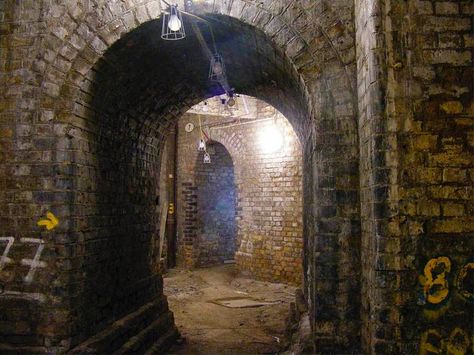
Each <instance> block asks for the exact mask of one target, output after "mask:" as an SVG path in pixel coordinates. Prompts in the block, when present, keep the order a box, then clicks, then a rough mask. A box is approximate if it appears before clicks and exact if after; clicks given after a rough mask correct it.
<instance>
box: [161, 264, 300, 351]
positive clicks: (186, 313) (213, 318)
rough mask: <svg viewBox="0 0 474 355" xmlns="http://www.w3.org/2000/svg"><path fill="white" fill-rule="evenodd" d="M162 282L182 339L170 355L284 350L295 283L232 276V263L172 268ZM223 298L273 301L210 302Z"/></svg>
mask: <svg viewBox="0 0 474 355" xmlns="http://www.w3.org/2000/svg"><path fill="white" fill-rule="evenodd" d="M164 284H165V294H166V295H167V296H168V302H169V306H170V308H171V310H172V311H173V312H174V315H175V319H176V324H177V326H178V329H179V331H180V332H181V335H182V336H183V337H184V338H185V341H184V342H183V344H182V345H179V346H178V345H177V346H175V347H174V348H173V349H171V351H170V353H171V354H176V355H178V354H186V355H191V354H193V355H194V354H203V355H204V354H206V355H212V354H219V355H221V354H229V355H230V354H232V355H236V354H269V353H277V352H280V351H282V350H283V348H284V345H285V343H286V340H285V330H286V323H287V317H288V314H289V303H290V302H292V301H294V291H295V289H294V287H291V286H287V285H283V284H273V283H269V282H260V281H255V280H251V279H246V278H241V277H237V272H236V268H235V266H234V265H223V266H216V267H212V268H204V269H197V270H193V271H188V270H171V271H170V272H169V273H168V274H166V275H165V278H164ZM227 297H253V298H257V299H259V300H264V301H267V302H272V304H267V305H264V306H261V307H256V308H227V307H224V306H222V305H218V304H215V303H212V301H213V300H215V299H219V298H227ZM273 302H275V303H273Z"/></svg>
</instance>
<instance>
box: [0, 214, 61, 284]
mask: <svg viewBox="0 0 474 355" xmlns="http://www.w3.org/2000/svg"><path fill="white" fill-rule="evenodd" d="M46 217H47V218H46V219H41V220H40V221H38V223H37V224H38V226H40V227H44V228H46V230H48V231H50V230H53V229H54V228H56V227H57V226H58V224H59V220H58V219H57V218H56V216H55V215H54V214H53V213H51V212H48V213H47V214H46ZM15 242H19V243H17V244H16V245H18V244H20V245H22V246H24V245H27V246H31V247H32V249H34V248H35V247H36V250H34V256H33V257H32V258H22V259H21V260H20V264H21V265H25V266H28V268H29V269H28V272H27V274H26V275H25V276H24V277H23V281H24V282H25V283H27V284H30V283H32V282H33V280H34V277H35V274H36V272H37V270H38V269H42V268H46V266H47V264H46V262H44V261H42V260H40V259H41V255H42V253H43V250H44V248H45V242H44V240H43V239H40V238H17V239H15V237H11V236H10V237H0V245H2V244H4V245H5V248H4V249H3V252H2V254H1V257H0V271H2V270H3V269H4V268H5V267H6V266H7V264H13V263H14V260H13V258H11V257H9V254H10V253H11V251H12V250H14V245H15Z"/></svg>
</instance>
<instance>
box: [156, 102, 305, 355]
mask: <svg viewBox="0 0 474 355" xmlns="http://www.w3.org/2000/svg"><path fill="white" fill-rule="evenodd" d="M175 131H176V132H177V135H172V136H170V138H169V139H175V140H176V142H177V145H176V155H175V159H176V163H175V164H176V167H175V170H176V184H177V186H176V188H175V190H176V192H177V193H176V202H175V203H176V214H177V216H176V224H177V225H176V230H177V234H176V235H167V236H166V237H167V238H168V239H169V238H171V239H173V240H174V241H173V242H172V243H170V241H168V242H167V244H168V245H169V244H175V245H176V246H177V249H176V250H177V256H176V259H177V266H178V268H177V269H174V270H169V272H168V273H167V274H165V275H164V285H165V287H164V292H165V294H166V295H167V297H168V302H169V303H170V309H171V310H172V311H173V312H174V313H175V318H176V324H177V326H178V328H179V330H180V331H181V333H182V335H183V336H185V337H186V338H188V342H189V345H185V346H184V347H183V348H179V349H178V350H177V351H197V352H199V351H211V352H212V351H216V350H218V349H223V348H225V349H229V351H230V350H231V349H233V353H239V351H240V352H242V351H245V352H248V351H250V350H251V351H254V352H262V351H263V352H265V351H270V352H275V351H278V350H281V349H282V348H281V346H282V345H283V344H284V341H285V332H286V324H287V318H288V317H289V311H290V306H289V304H290V303H291V302H292V301H294V298H295V292H296V288H297V287H299V286H301V284H302V281H303V280H302V278H303V261H302V260H303V226H302V150H301V144H300V142H299V140H298V137H297V136H296V134H295V132H294V131H293V128H292V127H291V125H290V124H289V122H288V121H287V119H286V118H285V117H284V116H283V114H281V113H280V112H279V111H278V110H276V109H275V108H274V107H273V106H271V105H270V104H268V103H266V102H264V101H262V100H259V99H256V98H254V97H250V96H245V95H237V96H236V97H235V98H234V102H233V103H232V105H231V106H229V105H228V104H227V103H224V102H223V101H222V99H221V98H219V97H216V98H209V99H207V100H205V101H203V102H201V103H199V104H197V105H194V106H193V107H192V108H191V109H190V110H189V111H188V112H186V113H185V114H184V115H183V116H182V117H181V118H180V119H179V120H178V123H177V126H176V128H175ZM162 159H164V161H163V162H162V166H169V164H168V163H165V161H166V160H167V157H166V156H164V157H163V158H162ZM168 259H169V257H168ZM215 314H219V317H218V318H217V319H216V317H215V316H214V315H215ZM270 318H271V319H272V321H271V322H269V319H270ZM216 322H217V323H216ZM219 324H225V325H226V327H228V328H226V331H228V333H226V334H225V335H224V336H223V338H222V339H221V340H219V339H220V338H219V337H214V339H213V336H214V335H216V334H214V332H215V331H217V329H219ZM219 331H223V330H222V329H220V330H219ZM251 334H254V335H255V334H258V336H257V337H256V338H255V336H251ZM212 339H213V340H212ZM242 342H244V343H245V344H242ZM256 344H259V345H256Z"/></svg>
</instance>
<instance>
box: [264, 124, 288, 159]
mask: <svg viewBox="0 0 474 355" xmlns="http://www.w3.org/2000/svg"><path fill="white" fill-rule="evenodd" d="M282 145H283V136H282V134H281V133H280V131H279V130H278V129H277V128H276V127H266V128H264V129H263V130H262V131H261V132H260V147H261V149H262V151H263V152H264V153H265V154H270V153H275V152H277V151H278V150H280V149H281V147H282Z"/></svg>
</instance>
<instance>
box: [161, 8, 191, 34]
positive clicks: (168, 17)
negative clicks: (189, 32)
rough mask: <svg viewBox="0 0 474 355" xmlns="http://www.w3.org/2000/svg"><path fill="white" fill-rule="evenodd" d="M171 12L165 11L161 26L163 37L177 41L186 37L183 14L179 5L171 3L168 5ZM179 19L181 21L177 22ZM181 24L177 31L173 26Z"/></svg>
mask: <svg viewBox="0 0 474 355" xmlns="http://www.w3.org/2000/svg"><path fill="white" fill-rule="evenodd" d="M168 11H169V13H166V12H165V13H163V24H162V27H161V38H163V39H165V40H167V41H177V40H180V39H183V38H184V37H186V31H185V30H184V23H183V15H182V14H181V11H179V10H178V5H170V6H169V7H168ZM177 21H179V22H177ZM178 24H179V25H180V26H179V28H178V29H177V30H176V31H173V29H172V28H173V27H175V26H176V27H177V25H178Z"/></svg>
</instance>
